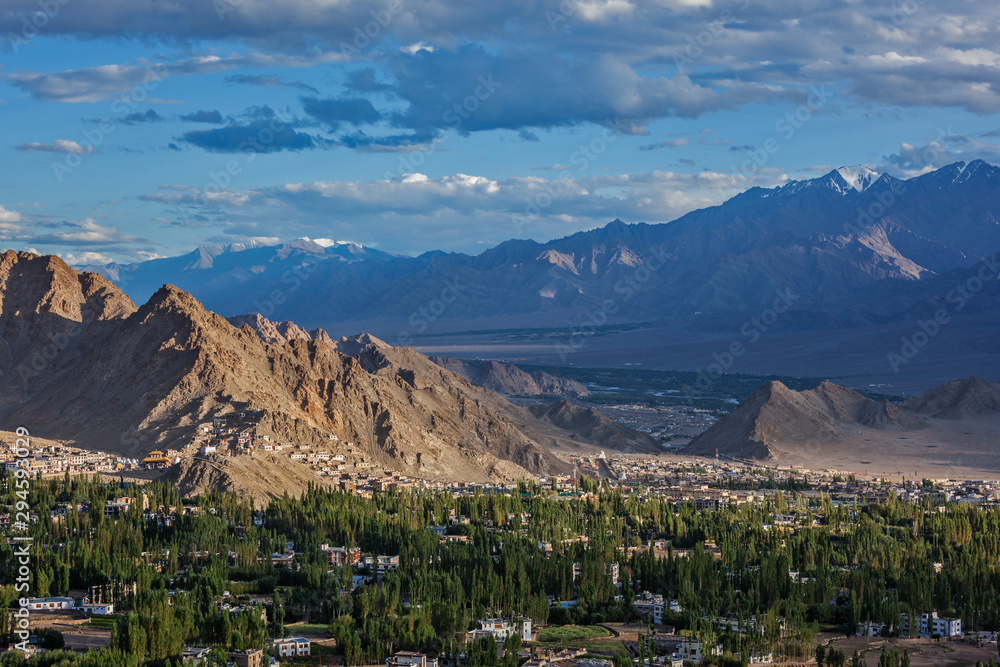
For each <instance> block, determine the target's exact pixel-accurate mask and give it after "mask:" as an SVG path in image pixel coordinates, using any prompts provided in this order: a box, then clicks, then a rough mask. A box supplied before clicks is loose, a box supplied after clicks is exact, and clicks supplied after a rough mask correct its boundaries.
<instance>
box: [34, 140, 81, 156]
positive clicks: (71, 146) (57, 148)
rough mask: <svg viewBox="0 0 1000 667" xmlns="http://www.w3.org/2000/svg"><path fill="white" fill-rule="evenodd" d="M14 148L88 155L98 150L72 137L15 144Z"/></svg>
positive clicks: (35, 151) (37, 151)
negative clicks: (44, 141)
mask: <svg viewBox="0 0 1000 667" xmlns="http://www.w3.org/2000/svg"><path fill="white" fill-rule="evenodd" d="M14 149H15V150H19V151H22V152H25V153H67V154H73V155H87V154H89V153H94V152H96V149H95V148H94V147H93V146H81V145H80V144H78V143H76V142H75V141H72V140H71V139H56V140H55V141H53V142H52V143H51V144H42V143H39V142H37V141H33V142H31V143H29V144H19V145H17V146H14Z"/></svg>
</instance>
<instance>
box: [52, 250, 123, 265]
mask: <svg viewBox="0 0 1000 667" xmlns="http://www.w3.org/2000/svg"><path fill="white" fill-rule="evenodd" d="M59 256H60V257H62V258H63V260H65V262H66V263H67V264H69V265H70V266H87V265H99V266H103V265H105V264H110V263H111V262H113V261H114V260H113V259H111V258H110V257H108V256H107V255H105V254H103V253H99V252H91V251H86V252H81V253H79V254H76V255H74V254H73V253H64V254H63V253H60V254H59Z"/></svg>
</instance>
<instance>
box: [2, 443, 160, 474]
mask: <svg viewBox="0 0 1000 667" xmlns="http://www.w3.org/2000/svg"><path fill="white" fill-rule="evenodd" d="M174 454H176V453H174ZM26 460H27V470H28V472H29V473H30V474H31V476H32V477H34V476H35V475H61V474H63V473H66V472H68V473H70V474H78V473H102V472H104V473H115V472H123V471H132V470H141V469H142V468H143V464H142V461H141V460H139V459H134V458H127V457H124V456H120V455H117V454H107V453H104V452H93V451H87V450H83V449H77V448H75V447H63V446H60V445H50V446H45V447H35V448H32V449H31V451H30V452H29V455H28V457H27V459H26ZM22 461H24V459H18V458H17V446H16V443H15V442H14V441H10V442H6V441H0V464H2V465H3V466H4V469H5V470H6V471H8V472H13V471H14V470H17V469H18V468H24V467H25V465H24V463H22Z"/></svg>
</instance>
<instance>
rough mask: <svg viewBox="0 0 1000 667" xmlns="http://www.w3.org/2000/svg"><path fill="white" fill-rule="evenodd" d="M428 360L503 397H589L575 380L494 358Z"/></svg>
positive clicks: (434, 358)
mask: <svg viewBox="0 0 1000 667" xmlns="http://www.w3.org/2000/svg"><path fill="white" fill-rule="evenodd" d="M430 359H431V361H433V362H434V363H436V364H438V365H439V366H443V367H444V368H447V369H448V370H450V371H454V372H456V373H458V374H460V375H462V376H464V377H465V378H466V379H467V380H469V382H471V383H473V384H476V385H479V386H480V387H485V388H486V389H489V390H490V391H495V392H497V393H498V394H505V395H507V396H579V397H583V396H589V395H590V391H588V390H587V388H586V387H584V386H583V385H582V384H580V383H579V382H576V381H575V380H568V379H566V378H561V377H556V376H555V375H552V374H550V373H546V372H544V371H532V372H530V373H529V372H527V371H523V370H521V369H520V368H518V367H517V366H513V365H511V364H504V363H500V362H498V361H491V360H485V361H479V362H474V363H469V362H465V361H462V360H461V359H454V358H451V357H430Z"/></svg>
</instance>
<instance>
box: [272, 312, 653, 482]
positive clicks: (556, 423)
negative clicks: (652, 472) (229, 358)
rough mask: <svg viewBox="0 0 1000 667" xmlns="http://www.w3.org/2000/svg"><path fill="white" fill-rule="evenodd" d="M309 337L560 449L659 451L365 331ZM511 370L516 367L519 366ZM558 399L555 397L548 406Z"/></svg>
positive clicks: (589, 417)
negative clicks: (524, 401)
mask: <svg viewBox="0 0 1000 667" xmlns="http://www.w3.org/2000/svg"><path fill="white" fill-rule="evenodd" d="M258 324H259V325H260V327H261V329H260V332H261V333H262V335H266V332H268V331H270V330H271V329H272V325H271V323H270V322H268V321H267V320H266V319H264V318H260V320H258ZM313 337H314V338H315V339H316V340H317V341H322V342H325V343H326V344H327V345H329V346H330V347H332V348H333V349H336V350H337V351H338V352H341V353H342V354H345V355H347V356H349V357H352V358H354V359H356V360H357V361H358V362H359V363H360V364H361V367H362V368H363V369H364V370H365V371H366V372H368V373H371V374H373V375H375V376H376V377H387V376H392V375H393V374H395V375H396V376H397V377H399V378H402V379H403V381H404V382H406V383H407V384H408V385H409V386H411V387H413V388H415V389H417V390H418V391H421V392H426V391H430V392H432V393H433V394H435V395H439V394H440V390H441V389H442V388H448V390H449V391H450V392H452V393H453V395H454V398H455V401H456V402H455V403H454V404H453V405H452V408H453V410H452V412H454V411H456V410H457V411H458V413H459V414H462V413H463V411H464V409H465V408H464V407H463V406H464V405H467V404H468V402H469V401H471V402H472V403H474V404H475V405H478V406H483V407H486V408H488V409H490V410H491V411H493V412H495V413H497V414H501V415H503V416H504V418H505V419H506V420H508V421H509V422H510V423H511V424H513V425H514V426H515V427H516V428H517V430H518V431H520V432H521V433H522V434H523V435H524V437H525V438H527V439H528V440H530V441H531V442H534V443H537V444H540V445H543V446H544V447H546V448H550V449H556V450H561V451H568V450H572V451H585V450H596V449H612V450H614V449H622V450H625V451H646V452H649V451H659V448H658V446H657V443H656V442H655V441H654V440H653V439H652V438H650V437H649V436H647V435H645V434H643V433H640V432H638V431H635V430H633V429H630V428H628V427H626V426H622V425H620V424H618V423H616V422H614V421H612V420H610V419H608V418H607V417H605V416H604V415H601V414H600V413H598V412H596V411H585V410H583V409H581V408H577V407H576V406H573V405H572V404H569V403H567V404H566V405H567V406H569V407H568V408H564V409H563V410H562V411H559V410H555V409H554V410H553V412H552V415H551V416H549V415H546V414H543V413H544V412H545V411H546V410H547V409H548V408H544V407H543V409H542V412H541V413H539V414H535V413H534V412H533V411H532V410H528V409H527V408H522V407H518V406H515V405H513V404H511V403H509V402H508V401H507V400H505V399H503V398H502V397H500V396H498V395H497V394H496V393H494V392H492V391H490V390H489V389H486V388H483V387H479V386H476V385H475V384H473V383H471V382H470V381H469V380H468V379H466V378H465V377H463V376H462V375H460V374H458V373H456V372H453V371H452V370H450V369H449V368H446V367H443V366H442V365H440V363H435V362H434V361H433V360H432V359H430V358H428V357H426V356H424V355H422V354H419V353H418V352H415V351H414V350H413V349H411V348H404V347H393V346H391V345H389V344H388V343H386V342H385V341H382V340H380V339H379V338H376V337H375V336H372V335H370V334H359V335H356V336H350V337H347V336H345V337H342V338H341V339H340V340H337V341H334V340H333V339H332V338H330V337H329V336H327V335H326V334H325V332H323V331H322V330H317V331H316V332H313ZM452 361H457V360H452ZM458 363H462V362H458ZM511 368H514V367H511ZM515 370H517V371H518V372H520V370H519V369H516V368H515ZM555 379H556V380H559V378H555ZM574 384H576V383H574ZM581 386H582V385H581ZM559 405H560V404H558V403H557V404H555V406H553V407H554V408H556V407H558V406H559ZM568 413H572V414H571V415H568ZM591 413H593V414H591ZM447 414H448V413H447V411H441V412H440V415H439V416H444V415H447ZM567 415H568V416H567ZM560 417H562V418H560ZM505 456H509V458H511V459H512V460H515V461H518V462H520V461H521V459H520V458H519V457H520V454H518V453H517V452H514V451H512V452H508V453H507V454H505Z"/></svg>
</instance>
